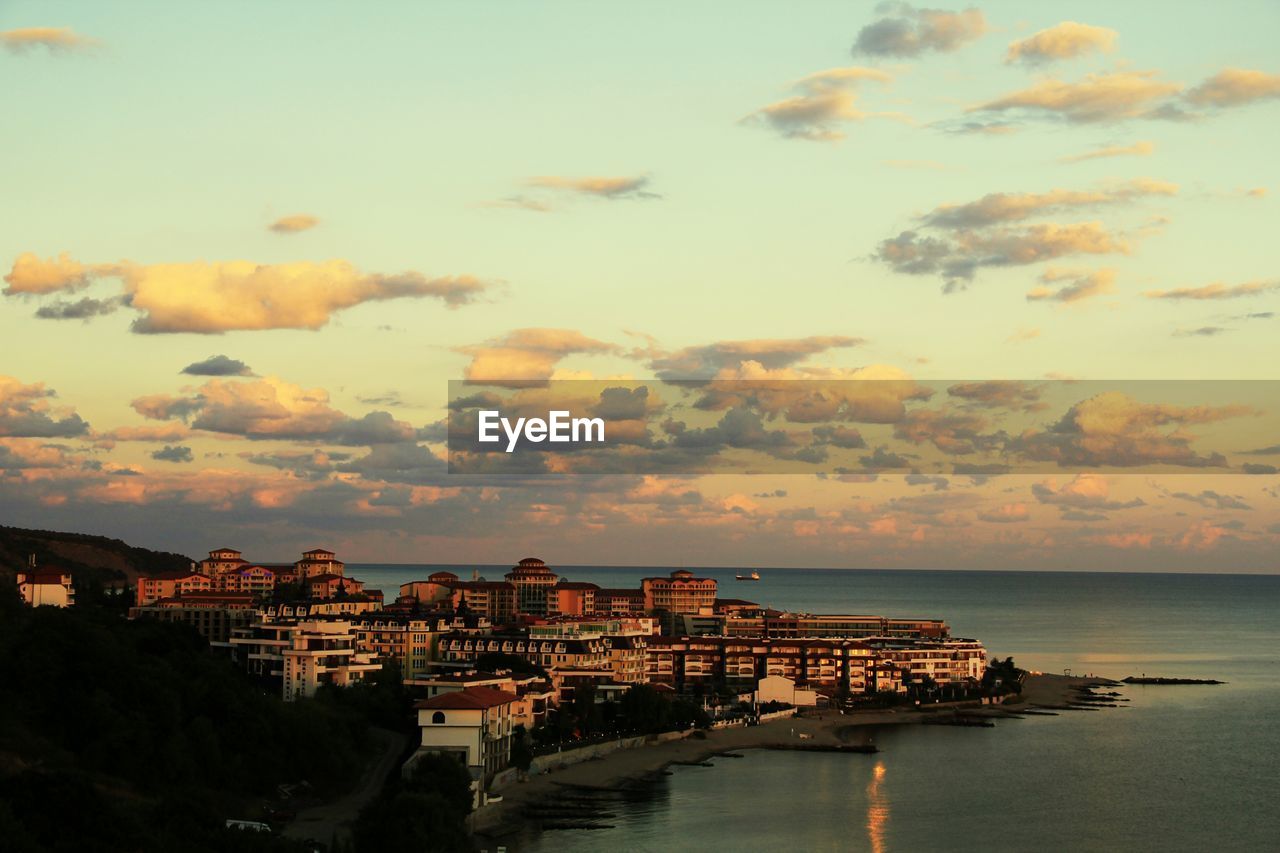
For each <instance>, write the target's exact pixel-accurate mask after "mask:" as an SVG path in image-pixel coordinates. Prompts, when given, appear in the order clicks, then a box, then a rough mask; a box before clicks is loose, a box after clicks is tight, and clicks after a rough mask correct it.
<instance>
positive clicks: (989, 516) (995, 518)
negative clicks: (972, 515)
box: [978, 503, 1031, 524]
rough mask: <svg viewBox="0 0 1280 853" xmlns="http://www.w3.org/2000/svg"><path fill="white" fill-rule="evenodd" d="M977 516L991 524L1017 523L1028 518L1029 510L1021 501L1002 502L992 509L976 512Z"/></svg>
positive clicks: (1029, 516)
mask: <svg viewBox="0 0 1280 853" xmlns="http://www.w3.org/2000/svg"><path fill="white" fill-rule="evenodd" d="M978 518H980V519H981V520H983V521H986V522H990V523H992V524H1017V523H1019V522H1023V521H1028V520H1030V518H1031V512H1030V511H1029V510H1028V509H1027V505H1026V504H1023V503H1016V504H1003V505H1002V506H999V507H996V508H995V509H994V510H989V511H987V512H980V513H978Z"/></svg>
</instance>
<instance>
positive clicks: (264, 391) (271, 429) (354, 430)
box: [131, 376, 417, 445]
mask: <svg viewBox="0 0 1280 853" xmlns="http://www.w3.org/2000/svg"><path fill="white" fill-rule="evenodd" d="M131 405H132V406H133V409H134V411H136V412H137V413H138V414H140V415H142V416H143V417H146V418H151V419H152V420H182V421H184V422H186V423H188V424H190V425H191V427H192V428H193V429H200V430H206V431H208V432H218V433H225V434H227V435H235V436H244V437H246V438H255V439H265V438H276V439H290V440H312V441H324V442H328V443H330V444H343V445H361V444H385V443H394V442H407V441H412V440H414V439H415V438H416V435H417V431H416V430H415V429H414V428H413V427H412V426H411V425H409V424H407V423H404V422H403V421H397V420H395V419H394V418H392V417H391V415H389V414H387V413H386V412H370V413H369V414H367V415H365V416H364V417H362V418H354V417H351V416H350V415H347V414H345V413H343V412H340V411H338V410H337V409H334V408H332V407H331V406H330V405H329V394H328V392H326V391H325V390H324V389H323V388H302V387H301V386H298V385H294V384H292V383H289V382H285V381H282V380H280V379H277V378H275V377H271V376H268V377H266V378H264V379H257V380H252V381H241V380H221V379H214V380H211V381H209V382H206V383H205V384H204V385H202V386H200V389H199V391H197V392H196V393H194V394H190V395H185V396H171V395H167V394H153V395H150V396H146V397H139V398H137V399H135V400H134V401H133V402H132V403H131Z"/></svg>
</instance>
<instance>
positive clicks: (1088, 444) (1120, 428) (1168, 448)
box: [1008, 391, 1256, 468]
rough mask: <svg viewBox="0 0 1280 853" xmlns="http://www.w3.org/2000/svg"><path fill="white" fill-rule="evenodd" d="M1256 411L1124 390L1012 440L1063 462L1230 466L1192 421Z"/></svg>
mask: <svg viewBox="0 0 1280 853" xmlns="http://www.w3.org/2000/svg"><path fill="white" fill-rule="evenodd" d="M1254 414H1256V410H1255V409H1252V408H1250V407H1248V406H1242V405H1228V406H1174V405H1170V404H1165V403H1143V402H1140V401H1138V400H1135V399H1134V398H1133V397H1130V396H1129V395H1127V394H1124V393H1122V392H1119V391H1108V392H1104V393H1102V394H1097V395H1095V396H1093V397H1090V398H1088V399H1087V400H1082V401H1080V402H1079V403H1076V404H1075V405H1073V406H1072V407H1071V408H1070V409H1069V410H1068V411H1067V413H1066V414H1065V415H1063V416H1062V418H1061V419H1060V420H1059V421H1058V422H1057V423H1056V424H1054V425H1053V426H1051V427H1050V428H1049V429H1048V430H1045V431H1039V430H1027V431H1026V432H1024V433H1022V434H1021V435H1019V436H1018V437H1017V438H1015V439H1014V440H1012V441H1010V442H1009V445H1008V447H1009V450H1010V451H1011V452H1014V453H1017V454H1020V455H1022V456H1023V457H1024V458H1026V459H1029V460H1037V461H1042V462H1056V463H1057V464H1058V465H1061V466H1070V467H1098V466H1114V467H1119V468H1130V467H1139V466H1145V465H1176V466H1180V467H1186V468H1219V467H1225V466H1226V464H1227V462H1226V459H1225V458H1224V457H1223V456H1222V454H1220V453H1212V454H1209V455H1207V456H1206V455H1202V454H1199V453H1197V452H1196V451H1195V449H1194V448H1193V447H1192V444H1193V443H1194V442H1195V440H1196V436H1195V435H1194V434H1193V433H1191V432H1189V431H1188V430H1187V427H1189V426H1195V425H1203V424H1210V423H1216V422H1218V421H1223V420H1228V419H1232V418H1239V417H1245V416H1248V415H1254Z"/></svg>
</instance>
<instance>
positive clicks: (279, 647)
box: [231, 619, 382, 702]
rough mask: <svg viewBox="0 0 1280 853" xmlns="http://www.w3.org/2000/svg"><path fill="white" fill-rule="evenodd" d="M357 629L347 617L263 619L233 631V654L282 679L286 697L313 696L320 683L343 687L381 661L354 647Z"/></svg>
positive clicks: (249, 666)
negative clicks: (332, 618)
mask: <svg viewBox="0 0 1280 853" xmlns="http://www.w3.org/2000/svg"><path fill="white" fill-rule="evenodd" d="M358 639H359V634H358V633H357V632H356V629H355V626H353V625H352V623H351V622H349V621H347V620H345V619H334V620H321V619H305V620H279V621H274V620H270V619H264V620H261V621H258V622H255V623H253V624H252V625H250V626H248V627H246V628H237V629H235V630H234V631H233V632H232V636H231V648H232V649H233V650H235V654H236V658H237V660H239V661H240V662H241V663H243V664H244V665H245V667H246V668H247V669H248V670H249V672H250V673H252V674H254V675H261V676H269V677H271V678H279V679H280V692H281V695H282V696H283V697H284V700H285V701H286V702H287V701H290V700H292V699H297V698H300V697H306V696H314V695H315V692H316V690H318V689H319V688H320V685H322V684H333V685H336V686H338V687H346V686H348V685H350V684H354V683H355V682H357V681H361V680H363V679H364V677H365V675H366V674H368V673H370V672H377V671H378V670H380V669H381V668H382V664H380V663H378V662H377V661H375V660H374V658H373V655H372V654H371V653H370V652H363V651H359V650H358V645H357V643H358Z"/></svg>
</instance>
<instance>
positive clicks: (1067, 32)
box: [1004, 21, 1117, 65]
mask: <svg viewBox="0 0 1280 853" xmlns="http://www.w3.org/2000/svg"><path fill="white" fill-rule="evenodd" d="M1116 36H1117V33H1116V31H1115V30H1110V29H1107V28H1106V27H1095V26H1091V25H1089V24H1079V23H1076V22H1075V21H1063V22H1062V23H1060V24H1055V25H1054V26H1052V27H1049V28H1048V29H1045V30H1040V31H1039V32H1038V33H1036V34H1035V35H1032V36H1029V37H1027V38H1025V39H1022V40H1020V41H1015V42H1013V43H1011V44H1010V45H1009V52H1008V54H1006V56H1005V60H1004V61H1005V62H1006V63H1013V62H1021V63H1023V64H1024V65H1043V64H1044V63H1047V62H1053V61H1054V60H1058V59H1074V58H1076V57H1077V56H1083V55H1084V54H1086V53H1093V52H1099V53H1109V52H1111V51H1112V50H1114V49H1115V42H1116Z"/></svg>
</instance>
